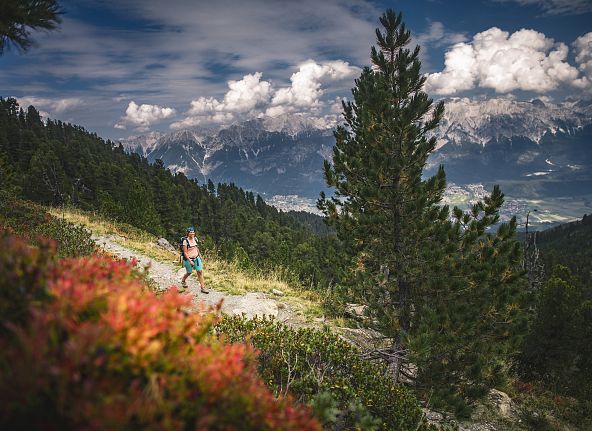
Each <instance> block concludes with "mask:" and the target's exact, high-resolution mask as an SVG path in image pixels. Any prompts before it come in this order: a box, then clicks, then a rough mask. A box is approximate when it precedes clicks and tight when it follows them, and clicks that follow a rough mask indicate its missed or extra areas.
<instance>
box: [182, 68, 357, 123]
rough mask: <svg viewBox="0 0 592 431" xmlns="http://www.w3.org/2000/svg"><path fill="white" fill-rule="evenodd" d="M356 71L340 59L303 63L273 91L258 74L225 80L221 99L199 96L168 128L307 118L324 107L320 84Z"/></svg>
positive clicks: (347, 76)
mask: <svg viewBox="0 0 592 431" xmlns="http://www.w3.org/2000/svg"><path fill="white" fill-rule="evenodd" d="M359 70H360V69H359V68H357V67H353V66H350V65H349V64H348V63H347V62H345V61H341V60H336V61H326V62H319V63H317V62H315V61H314V60H307V61H305V62H303V63H301V64H300V65H299V66H298V71H297V72H294V73H293V74H292V76H291V78H290V81H291V85H290V86H289V87H284V88H280V89H278V90H276V91H274V89H273V87H272V85H271V83H270V82H269V81H265V80H262V79H261V77H262V73H261V72H256V73H252V74H248V75H245V76H244V77H243V78H242V79H241V80H238V81H228V91H227V92H226V94H225V95H224V97H223V98H222V99H217V98H215V97H204V96H202V97H199V98H198V99H195V100H193V101H191V107H190V109H189V110H188V111H187V117H186V118H185V119H183V120H181V121H176V122H174V123H172V124H171V126H170V127H171V128H172V129H182V128H186V127H194V126H197V125H203V124H212V123H218V124H220V123H229V122H231V121H234V120H237V119H244V118H255V117H261V116H271V117H275V116H279V115H283V114H287V113H295V112H303V111H304V112H306V113H307V115H312V114H319V113H320V111H321V110H322V109H323V108H324V107H325V103H324V102H323V101H321V100H320V98H321V96H322V95H323V94H324V92H325V89H323V88H322V86H323V84H325V83H329V82H335V81H341V80H343V79H346V78H351V77H352V76H353V75H354V74H356V73H359Z"/></svg>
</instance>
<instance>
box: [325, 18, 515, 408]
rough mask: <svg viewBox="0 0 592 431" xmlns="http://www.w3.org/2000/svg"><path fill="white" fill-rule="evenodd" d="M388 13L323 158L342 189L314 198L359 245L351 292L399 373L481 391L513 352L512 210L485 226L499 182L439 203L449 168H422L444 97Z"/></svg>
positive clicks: (493, 214) (431, 384)
mask: <svg viewBox="0 0 592 431" xmlns="http://www.w3.org/2000/svg"><path fill="white" fill-rule="evenodd" d="M380 22H381V24H382V26H383V27H384V31H381V30H380V29H377V31H376V35H377V41H378V49H377V48H375V47H373V48H372V52H371V59H372V63H373V66H372V68H365V69H364V70H363V72H362V74H361V76H360V78H359V79H357V80H356V86H355V88H354V89H353V90H352V94H353V101H351V102H345V103H344V104H343V109H344V112H343V115H344V119H345V122H346V124H345V125H344V126H340V127H338V128H337V130H336V132H335V137H336V145H335V147H334V153H333V164H332V165H331V164H329V163H328V162H326V163H325V176H326V179H327V184H328V185H329V186H331V187H334V188H335V196H334V197H332V198H330V199H327V198H326V197H325V196H324V194H321V199H319V202H318V206H319V208H320V209H321V210H323V211H324V212H325V214H327V215H328V216H329V218H330V220H331V222H332V223H333V224H334V225H335V227H336V229H337V230H338V233H339V235H340V238H341V239H342V240H343V241H344V243H345V244H347V246H348V248H349V250H350V251H351V253H352V255H353V261H352V262H351V263H350V267H351V268H352V269H353V270H354V271H353V273H354V275H355V277H356V278H355V280H354V281H355V286H356V290H355V294H356V295H357V298H358V300H360V301H363V302H365V303H366V304H367V305H368V306H369V307H368V310H369V314H370V317H371V318H370V319H369V322H372V323H371V325H372V326H373V327H374V328H375V329H377V330H378V331H380V332H381V333H382V334H384V336H386V337H387V339H388V340H390V342H389V345H388V347H387V348H385V349H378V350H377V351H376V353H377V354H378V355H379V356H381V357H382V358H384V359H386V360H387V361H388V362H389V363H390V365H391V369H392V371H393V375H394V379H395V381H399V380H400V378H401V374H406V375H407V376H408V377H416V384H417V385H418V387H419V388H420V389H425V390H426V391H429V390H432V389H438V390H443V393H442V394H441V395H442V396H441V397H440V399H441V400H442V401H447V402H448V403H449V404H452V403H453V400H452V399H448V400H447V399H446V398H447V397H448V396H449V395H451V394H454V393H458V394H460V399H461V400H462V399H466V398H467V397H470V396H472V395H478V394H477V393H476V392H475V391H473V389H475V386H478V385H480V384H481V382H482V380H483V379H482V378H483V377H484V376H488V373H495V372H496V371H499V364H500V360H501V359H503V358H504V355H506V354H508V353H509V350H510V349H509V348H508V340H509V339H513V335H512V334H509V333H508V330H510V331H511V330H513V329H515V328H514V326H512V324H513V322H512V321H511V317H510V316H508V315H507V314H509V313H507V312H508V307H510V304H513V301H514V296H515V294H516V293H517V291H516V289H515V288H514V285H515V283H516V282H517V281H519V280H520V274H521V272H520V268H519V263H520V262H519V260H520V253H519V246H518V243H517V242H516V241H514V239H513V234H514V231H515V220H512V222H511V223H510V225H503V226H502V227H501V228H500V229H499V231H498V234H497V235H490V234H487V233H486V231H487V229H488V228H489V227H490V226H492V225H494V224H496V223H497V222H498V220H499V216H498V211H499V208H500V206H501V204H502V203H503V195H502V194H501V192H500V191H499V189H498V188H496V189H495V190H494V192H493V194H492V196H490V197H489V198H487V199H486V200H485V201H484V202H479V203H478V204H476V205H475V206H474V207H473V208H472V210H471V211H470V212H469V213H467V214H463V213H462V211H460V210H458V209H456V208H455V211H454V216H455V218H454V220H453V221H451V220H449V217H450V216H449V209H448V207H447V206H439V204H440V202H441V200H442V195H443V192H444V189H445V186H446V180H445V174H444V169H443V167H440V169H439V170H438V172H437V174H436V175H435V176H433V177H432V178H428V179H423V178H422V172H423V169H424V167H425V165H426V162H427V158H428V156H429V154H430V153H431V152H432V151H433V150H434V149H435V146H436V137H435V136H433V135H431V132H432V131H433V130H434V129H435V128H436V127H437V125H438V122H439V121H440V119H441V117H442V115H443V112H444V105H443V103H441V102H440V103H438V104H435V105H434V104H433V101H432V100H431V99H429V97H428V95H427V94H426V93H425V92H424V91H423V85H424V83H425V77H424V76H422V74H421V73H420V66H421V65H420V61H419V58H418V57H419V47H416V48H415V49H413V50H410V49H408V48H406V46H407V45H408V44H409V42H410V38H411V36H410V33H409V31H407V30H406V28H405V25H404V24H403V21H402V17H401V15H400V14H399V15H396V14H395V13H394V12H393V11H392V10H388V11H387V12H386V13H385V14H384V15H383V16H382V17H381V19H380ZM502 274H503V275H502ZM500 280H501V282H500ZM471 290H473V292H472V293H470V294H467V292H471ZM477 292H478V294H477ZM509 309H512V307H510V308H509ZM502 315H503V316H502ZM496 321H498V322H499V324H498V325H497V326H496V323H495V322H496ZM459 322H462V324H459ZM455 325H457V326H455ZM486 340H487V341H486ZM512 345H514V344H512ZM461 347H462V348H461ZM459 348H461V349H460V350H459ZM411 362H412V363H414V364H415V365H416V366H418V370H417V373H411V372H410V368H409V364H410V363H411ZM412 374H414V375H415V376H413V375H412ZM491 382H492V381H491V380H488V381H487V382H486V384H491Z"/></svg>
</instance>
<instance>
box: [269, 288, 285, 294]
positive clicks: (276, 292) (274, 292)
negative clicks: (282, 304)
mask: <svg viewBox="0 0 592 431" xmlns="http://www.w3.org/2000/svg"><path fill="white" fill-rule="evenodd" d="M271 293H273V294H274V295H275V296H284V292H282V291H281V290H279V289H272V290H271Z"/></svg>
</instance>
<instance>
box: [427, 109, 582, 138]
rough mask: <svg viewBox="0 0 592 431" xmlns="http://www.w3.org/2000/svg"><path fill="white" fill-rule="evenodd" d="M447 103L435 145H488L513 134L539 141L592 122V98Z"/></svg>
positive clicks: (568, 132)
mask: <svg viewBox="0 0 592 431" xmlns="http://www.w3.org/2000/svg"><path fill="white" fill-rule="evenodd" d="M444 102H445V107H446V109H445V113H444V118H443V119H442V121H441V122H440V125H439V127H438V129H437V130H436V131H435V133H434V134H435V136H438V143H437V147H436V148H441V147H442V146H444V145H446V144H448V143H452V144H457V145H458V144H461V143H466V142H471V143H475V144H480V145H486V144H487V143H488V142H490V141H491V140H495V141H499V140H500V139H504V138H507V139H510V138H513V137H525V138H528V139H530V140H531V141H533V142H536V143H537V144H538V143H540V141H541V139H542V138H543V137H544V136H545V135H546V134H549V133H550V134H553V135H555V134H557V133H559V132H561V133H565V134H573V133H574V132H576V131H577V130H578V129H580V128H581V127H583V126H585V125H588V124H590V123H592V101H581V100H567V101H564V102H561V103H552V102H550V101H545V102H543V101H542V100H540V99H534V100H532V101H517V100H514V99H510V98H492V99H488V100H472V99H469V98H450V99H445V100H444Z"/></svg>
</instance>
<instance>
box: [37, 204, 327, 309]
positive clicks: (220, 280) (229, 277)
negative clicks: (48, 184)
mask: <svg viewBox="0 0 592 431" xmlns="http://www.w3.org/2000/svg"><path fill="white" fill-rule="evenodd" d="M48 211H49V212H50V213H51V214H52V215H53V216H55V217H59V218H62V219H64V220H67V221H70V222H72V223H76V224H78V225H82V226H85V227H86V228H87V229H89V230H90V231H91V232H92V233H93V234H94V235H95V236H102V237H111V238H110V240H111V241H113V242H115V243H117V244H119V245H121V246H123V247H126V248H128V249H131V250H133V251H135V252H137V253H140V254H143V255H145V256H148V257H150V258H152V259H154V260H157V261H159V262H163V263H168V264H170V265H171V266H172V269H173V270H175V269H177V270H178V269H180V268H181V264H180V262H179V254H178V253H177V252H173V251H169V250H166V249H163V248H162V247H159V246H157V245H156V240H157V239H158V238H157V237H156V236H155V235H152V234H149V233H147V232H145V231H143V230H141V229H138V228H136V227H134V226H131V225H129V224H125V223H119V222H114V221H112V220H109V219H106V218H105V217H103V216H101V215H99V214H96V213H91V212H85V211H81V210H79V209H76V208H49V209H48ZM98 246H99V247H100V246H101V241H98ZM175 246H176V244H173V247H175ZM202 253H203V255H204V260H205V262H204V270H205V272H204V276H205V280H206V286H208V288H211V289H213V290H216V291H219V292H223V293H226V294H229V295H244V294H246V293H249V292H263V293H267V294H270V295H273V294H272V291H273V290H274V289H275V290H279V291H281V292H282V293H283V295H281V296H273V297H274V298H275V299H277V300H278V301H280V302H284V303H286V304H287V305H289V306H290V307H291V308H292V309H293V310H294V311H295V312H296V313H297V314H299V315H300V316H302V317H303V318H305V319H308V320H312V319H314V318H318V317H322V316H323V315H324V312H323V308H322V305H321V304H322V296H321V294H320V293H318V292H314V291H310V290H306V289H305V288H304V287H301V286H297V285H295V284H292V283H288V282H286V281H284V280H283V278H284V277H283V276H282V274H281V273H280V272H274V271H261V272H260V273H259V274H253V273H251V272H246V271H245V270H242V269H241V268H240V266H239V264H238V263H233V262H227V261H225V260H223V259H220V258H219V257H218V256H217V255H215V254H213V253H211V252H210V251H209V250H202Z"/></svg>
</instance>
